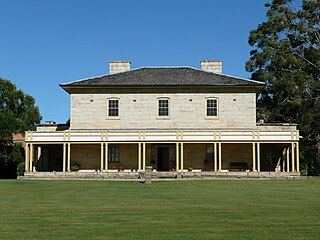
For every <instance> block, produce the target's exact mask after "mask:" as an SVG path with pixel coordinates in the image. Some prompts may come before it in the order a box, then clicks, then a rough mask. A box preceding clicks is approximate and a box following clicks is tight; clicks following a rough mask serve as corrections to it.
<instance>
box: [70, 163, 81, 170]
mask: <svg viewBox="0 0 320 240" xmlns="http://www.w3.org/2000/svg"><path fill="white" fill-rule="evenodd" d="M70 170H71V171H73V172H75V171H79V170H80V165H79V164H78V163H75V164H73V165H72V166H71V167H70Z"/></svg>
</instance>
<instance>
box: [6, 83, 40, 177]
mask: <svg viewBox="0 0 320 240" xmlns="http://www.w3.org/2000/svg"><path fill="white" fill-rule="evenodd" d="M34 104H35V100H34V98H33V97H31V96H29V95H27V94H25V93H24V92H23V91H21V90H18V89H17V88H16V86H15V85H14V84H12V83H11V82H10V81H8V80H6V79H2V78H0V165H1V166H0V170H1V171H0V175H1V173H2V175H3V173H4V172H8V171H4V170H3V168H4V167H7V168H10V169H13V170H14V171H15V173H16V166H17V164H18V163H19V162H21V161H22V160H23V150H22V147H21V146H20V145H14V144H13V142H12V134H13V133H23V132H24V131H27V130H34V129H35V126H36V124H38V123H40V120H41V118H42V117H41V115H40V113H39V108H38V107H37V106H35V105H34ZM12 166H13V167H12ZM0 177H1V176H0Z"/></svg>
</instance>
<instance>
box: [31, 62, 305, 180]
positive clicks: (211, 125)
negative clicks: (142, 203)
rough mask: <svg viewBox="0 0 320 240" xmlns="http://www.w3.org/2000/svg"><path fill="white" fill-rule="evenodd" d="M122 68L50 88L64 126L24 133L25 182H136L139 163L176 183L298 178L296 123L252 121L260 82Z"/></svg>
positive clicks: (204, 67)
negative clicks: (198, 177) (65, 99)
mask: <svg viewBox="0 0 320 240" xmlns="http://www.w3.org/2000/svg"><path fill="white" fill-rule="evenodd" d="M130 65H131V63H130V62H129V61H112V62H110V63H109V69H110V74H108V75H103V76H98V77H92V78H88V79H82V80H79V81H74V82H69V83H64V84H60V86H61V87H62V88H63V89H64V90H65V91H66V92H67V93H68V94H70V127H67V126H65V125H57V124H55V123H54V122H48V123H47V124H43V125H39V126H38V128H37V131H35V132H26V134H25V136H26V137H25V141H26V169H25V170H26V176H36V175H38V176H49V175H50V174H51V175H52V172H54V174H57V173H59V174H60V175H62V176H69V175H70V176H71V175H72V176H73V175H75V174H80V173H90V172H91V173H92V172H94V173H95V174H96V175H95V176H98V175H99V176H100V177H102V178H108V176H111V175H112V174H119V173H122V172H123V173H127V175H128V176H129V175H130V176H131V177H136V176H138V175H139V173H140V172H143V171H144V169H145V166H146V165H152V166H153V169H154V172H156V173H159V174H160V173H161V172H168V173H172V174H173V175H178V176H189V175H193V174H194V175H195V174H203V175H205V174H207V175H208V176H209V175H210V174H211V175H215V176H217V175H232V174H236V175H244V174H245V175H247V176H248V175H250V176H273V175H276V174H278V175H284V176H285V175H286V176H287V175H298V174H299V131H298V130H297V129H296V125H295V124H288V123H283V124H266V123H263V121H259V122H258V123H257V121H256V99H257V95H258V94H259V93H260V92H261V90H262V89H263V88H264V87H265V84H264V83H261V82H258V81H254V80H249V79H243V78H239V77H232V76H228V75H225V74H222V62H221V61H211V60H205V61H201V69H196V68H192V67H141V68H137V69H132V70H131V69H130ZM74 165H78V166H80V170H79V171H78V172H77V173H74V172H71V169H72V166H74ZM42 173H43V174H42ZM41 174H42V175H41ZM51 175H50V176H51Z"/></svg>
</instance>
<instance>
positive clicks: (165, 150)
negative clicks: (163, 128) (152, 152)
mask: <svg viewBox="0 0 320 240" xmlns="http://www.w3.org/2000/svg"><path fill="white" fill-rule="evenodd" d="M157 162H158V167H157V171H169V147H158V154H157Z"/></svg>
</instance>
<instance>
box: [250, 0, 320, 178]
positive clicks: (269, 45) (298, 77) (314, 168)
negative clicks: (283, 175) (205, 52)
mask: <svg viewBox="0 0 320 240" xmlns="http://www.w3.org/2000/svg"><path fill="white" fill-rule="evenodd" d="M265 6H266V7H267V8H268V11H267V21H266V22H263V23H261V24H259V25H258V28H257V29H256V30H253V31H251V32H250V37H249V44H250V45H251V46H253V47H254V49H253V50H252V51H251V52H250V56H251V57H250V59H249V60H248V62H247V63H246V69H247V71H249V72H252V78H253V79H256V80H260V81H265V82H266V84H267V86H266V88H265V89H264V91H263V92H262V93H261V95H260V97H259V100H258V103H257V107H258V111H257V118H258V119H260V118H261V119H265V120H266V121H269V122H290V123H297V124H298V128H299V130H300V134H301V136H302V137H303V139H302V140H301V153H300V154H301V155H300V156H301V160H302V161H301V167H302V169H303V168H304V167H306V166H308V167H309V171H310V172H309V173H311V174H319V170H320V169H319V162H320V94H319V93H320V31H319V24H320V2H319V1H318V0H303V1H302V5H301V6H299V7H297V6H295V3H294V2H293V1H292V0H273V1H272V2H271V3H268V4H266V5H265Z"/></svg>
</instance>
